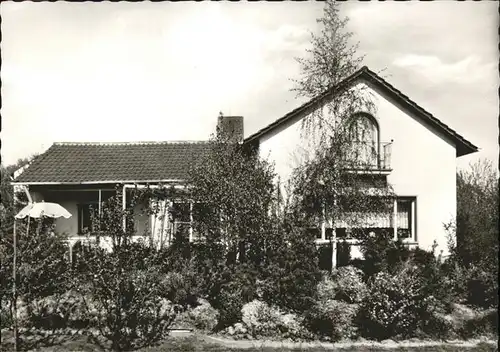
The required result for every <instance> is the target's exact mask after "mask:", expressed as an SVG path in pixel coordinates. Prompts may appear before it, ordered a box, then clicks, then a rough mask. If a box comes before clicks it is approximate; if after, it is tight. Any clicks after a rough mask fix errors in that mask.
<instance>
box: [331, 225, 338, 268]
mask: <svg viewBox="0 0 500 352" xmlns="http://www.w3.org/2000/svg"><path fill="white" fill-rule="evenodd" d="M331 243H332V270H333V269H335V268H336V267H337V228H336V227H335V226H334V227H333V229H332V239H331Z"/></svg>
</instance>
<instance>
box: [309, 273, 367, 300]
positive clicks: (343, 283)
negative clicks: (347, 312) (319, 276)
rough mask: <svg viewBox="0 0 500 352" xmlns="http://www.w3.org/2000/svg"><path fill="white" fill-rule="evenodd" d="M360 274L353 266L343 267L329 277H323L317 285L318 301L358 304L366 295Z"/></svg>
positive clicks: (365, 288)
mask: <svg viewBox="0 0 500 352" xmlns="http://www.w3.org/2000/svg"><path fill="white" fill-rule="evenodd" d="M362 274H363V273H362V271H361V270H360V269H357V268H355V267H353V266H345V267H341V268H339V269H337V270H335V271H333V273H332V274H331V276H325V277H324V278H323V280H322V281H321V282H320V283H319V284H318V299H319V300H320V301H328V300H342V301H345V302H347V303H360V302H361V301H362V300H363V299H364V297H365V296H366V294H367V293H368V289H367V287H366V284H365V283H364V282H363V278H362Z"/></svg>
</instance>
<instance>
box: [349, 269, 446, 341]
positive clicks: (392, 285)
mask: <svg viewBox="0 0 500 352" xmlns="http://www.w3.org/2000/svg"><path fill="white" fill-rule="evenodd" d="M439 314H443V310H442V304H441V303H440V302H439V300H437V299H436V298H435V297H434V296H432V295H427V293H425V291H424V290H423V289H422V282H421V281H420V279H419V277H418V272H417V267H416V266H413V264H412V263H411V262H409V263H407V264H406V265H405V266H403V268H402V269H401V271H400V272H399V273H397V274H396V275H390V274H389V273H386V272H380V273H378V274H377V275H376V276H375V278H374V279H373V281H372V283H371V286H370V293H369V295H368V296H367V298H366V299H365V300H364V301H363V303H362V304H361V309H360V314H359V317H358V318H359V321H358V323H359V326H360V328H361V331H362V333H363V335H365V336H367V337H370V338H377V339H381V340H383V339H387V338H390V337H392V338H394V337H412V336H418V335H419V334H425V333H427V334H433V335H439V334H441V333H443V332H444V331H446V321H444V320H442V319H439V318H438V315H439Z"/></svg>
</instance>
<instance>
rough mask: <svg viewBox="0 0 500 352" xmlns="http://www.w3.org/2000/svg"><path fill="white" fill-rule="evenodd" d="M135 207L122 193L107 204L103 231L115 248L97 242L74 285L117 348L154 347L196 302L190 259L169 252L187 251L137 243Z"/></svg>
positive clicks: (97, 324) (81, 263) (103, 333)
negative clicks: (129, 222)
mask: <svg viewBox="0 0 500 352" xmlns="http://www.w3.org/2000/svg"><path fill="white" fill-rule="evenodd" d="M134 200H135V199H133V201H134ZM133 207H134V203H133V202H132V204H131V205H130V208H127V209H126V210H125V211H123V210H122V207H121V202H120V194H118V195H117V196H116V197H114V198H112V199H110V200H109V202H107V203H106V204H105V205H104V206H103V208H102V215H101V218H100V219H99V220H100V222H101V224H102V227H101V231H100V233H99V235H100V237H102V238H104V237H105V238H110V239H111V245H112V251H106V250H105V249H103V248H101V247H99V246H97V245H91V246H90V248H89V250H88V251H86V255H85V257H84V258H81V259H80V260H79V262H78V263H75V266H76V267H77V268H78V269H79V272H78V273H77V275H75V276H74V287H75V289H77V290H78V291H79V292H80V293H81V295H82V297H83V299H84V302H85V308H86V314H87V318H88V320H89V321H90V323H91V325H92V326H94V327H95V328H97V329H98V331H99V334H100V335H101V336H102V337H104V338H106V339H108V340H109V341H110V342H111V348H112V349H113V350H116V351H121V350H131V349H135V348H139V347H141V346H145V345H151V344H154V343H155V342H157V341H159V340H160V339H161V338H162V337H164V336H165V335H166V334H167V333H168V328H169V326H170V324H172V322H173V320H174V319H175V317H176V315H177V313H178V312H179V311H182V310H183V309H184V308H185V307H186V306H187V305H188V303H189V302H190V300H192V298H191V291H192V287H191V284H192V283H193V281H194V280H193V279H192V278H193V277H194V276H195V274H194V271H193V270H192V268H191V267H190V266H189V265H187V263H188V262H187V261H183V260H179V262H177V261H176V263H175V265H173V264H172V260H171V258H169V255H170V254H172V253H175V255H176V257H175V258H176V259H180V257H179V256H178V255H179V253H182V251H175V252H172V249H167V250H158V249H157V248H155V247H154V246H149V245H147V244H145V243H143V242H138V243H133V242H132V241H131V237H132V236H133V235H134V232H133V227H130V226H126V227H125V228H124V226H123V220H124V218H125V216H127V215H130V213H131V209H133ZM180 246H181V245H174V246H172V248H173V249H179V247H180ZM172 255H173V254H172Z"/></svg>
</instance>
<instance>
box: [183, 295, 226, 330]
mask: <svg viewBox="0 0 500 352" xmlns="http://www.w3.org/2000/svg"><path fill="white" fill-rule="evenodd" d="M199 303H200V304H199V305H198V306H196V307H194V308H193V309H191V310H189V311H188V315H189V318H190V320H191V321H192V322H193V325H194V327H195V328H197V329H200V330H203V331H213V330H214V328H215V327H216V326H217V322H218V318H219V312H218V311H217V310H216V309H215V308H213V307H212V306H211V305H210V303H209V302H208V301H206V300H200V301H199Z"/></svg>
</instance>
